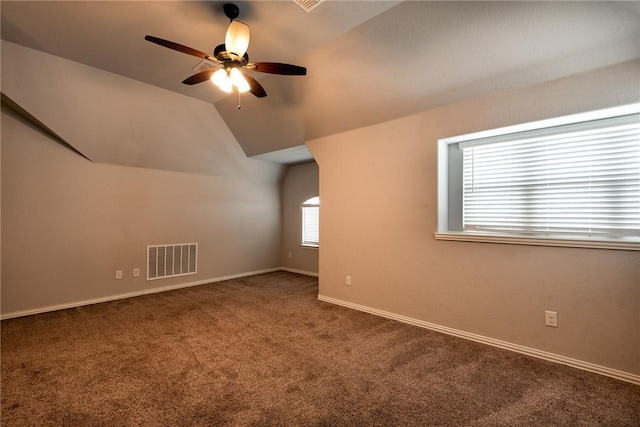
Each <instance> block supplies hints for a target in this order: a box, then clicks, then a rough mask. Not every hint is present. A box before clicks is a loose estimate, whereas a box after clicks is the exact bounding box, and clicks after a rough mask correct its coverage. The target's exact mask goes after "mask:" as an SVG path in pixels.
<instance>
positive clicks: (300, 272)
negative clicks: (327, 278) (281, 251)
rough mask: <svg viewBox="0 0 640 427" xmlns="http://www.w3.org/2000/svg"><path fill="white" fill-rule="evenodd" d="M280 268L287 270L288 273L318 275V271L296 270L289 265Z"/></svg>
mask: <svg viewBox="0 0 640 427" xmlns="http://www.w3.org/2000/svg"><path fill="white" fill-rule="evenodd" d="M280 270H282V271H288V272H289V273H297V274H304V275H305V276H312V277H318V273H314V272H313V271H304V270H296V269H295V268H289V267H280Z"/></svg>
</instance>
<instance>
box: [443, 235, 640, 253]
mask: <svg viewBox="0 0 640 427" xmlns="http://www.w3.org/2000/svg"><path fill="white" fill-rule="evenodd" d="M434 236H435V238H436V240H449V241H456V242H481V243H503V244H510V245H530V246H562V247H568V248H590V249H617V250H623V251H640V243H639V242H631V241H616V240H595V239H593V240H586V239H554V238H546V237H517V236H505V235H487V234H484V235H483V234H468V233H462V232H446V233H434Z"/></svg>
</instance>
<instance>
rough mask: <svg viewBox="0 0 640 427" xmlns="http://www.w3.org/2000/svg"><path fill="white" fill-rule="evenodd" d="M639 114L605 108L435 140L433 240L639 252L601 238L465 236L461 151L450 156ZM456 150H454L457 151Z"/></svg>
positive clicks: (635, 245) (639, 246)
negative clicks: (462, 147) (469, 147)
mask: <svg viewBox="0 0 640 427" xmlns="http://www.w3.org/2000/svg"><path fill="white" fill-rule="evenodd" d="M638 113H640V104H631V105H625V106H621V107H614V108H608V109H604V110H598V111H593V112H588V113H581V114H574V115H569V116H563V117H559V118H553V119H548V120H540V121H535V122H530V123H525V124H520V125H514V126H507V127H503V128H498V129H493V130H488V131H481V132H474V133H471V134H466V135H460V136H454V137H448V138H443V139H440V140H438V165H437V167H438V196H437V198H438V200H437V202H438V203H437V204H438V213H437V214H438V225H437V231H436V232H435V233H434V237H435V238H436V240H444V241H468V242H485V243H503V244H518V245H534V246H562V247H579V248H597V249H619V250H635V251H640V242H637V241H634V240H613V239H602V238H579V237H576V238H574V237H570V236H569V237H555V236H554V237H545V236H542V235H540V236H535V235H534V236H525V235H522V236H516V235H507V234H481V233H477V234H476V233H468V232H464V231H462V229H461V222H460V224H458V223H457V222H458V221H461V219H460V218H461V216H462V193H461V187H460V190H459V194H458V192H457V191H456V188H457V187H454V186H456V185H458V183H457V182H456V181H458V180H459V181H460V182H461V181H462V166H461V164H457V163H456V162H457V161H460V160H461V158H462V155H461V151H460V156H459V159H456V158H454V157H455V156H457V154H452V153H451V151H452V147H457V146H458V144H460V143H464V142H467V141H471V140H477V139H481V138H495V137H498V136H500V135H507V134H512V133H518V132H526V131H534V130H538V129H543V128H549V127H556V126H564V125H570V124H573V123H579V122H587V121H593V120H599V119H606V118H612V117H616V116H624V115H630V114H638ZM456 150H457V149H456Z"/></svg>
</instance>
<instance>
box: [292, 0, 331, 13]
mask: <svg viewBox="0 0 640 427" xmlns="http://www.w3.org/2000/svg"><path fill="white" fill-rule="evenodd" d="M292 1H293V2H294V3H296V4H297V5H298V6H300V7H301V8H303V9H304V10H306V11H307V12H311V11H312V10H313V9H315V8H316V7H318V6H320V3H324V1H325V0H292Z"/></svg>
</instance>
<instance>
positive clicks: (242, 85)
mask: <svg viewBox="0 0 640 427" xmlns="http://www.w3.org/2000/svg"><path fill="white" fill-rule="evenodd" d="M229 76H230V77H231V82H232V83H233V84H234V85H235V86H236V87H237V88H238V92H240V93H244V92H247V91H248V90H249V89H251V87H250V86H249V83H247V80H246V79H245V78H244V76H243V75H242V73H241V72H240V70H238V69H237V68H232V69H231V72H230V73H229Z"/></svg>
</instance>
